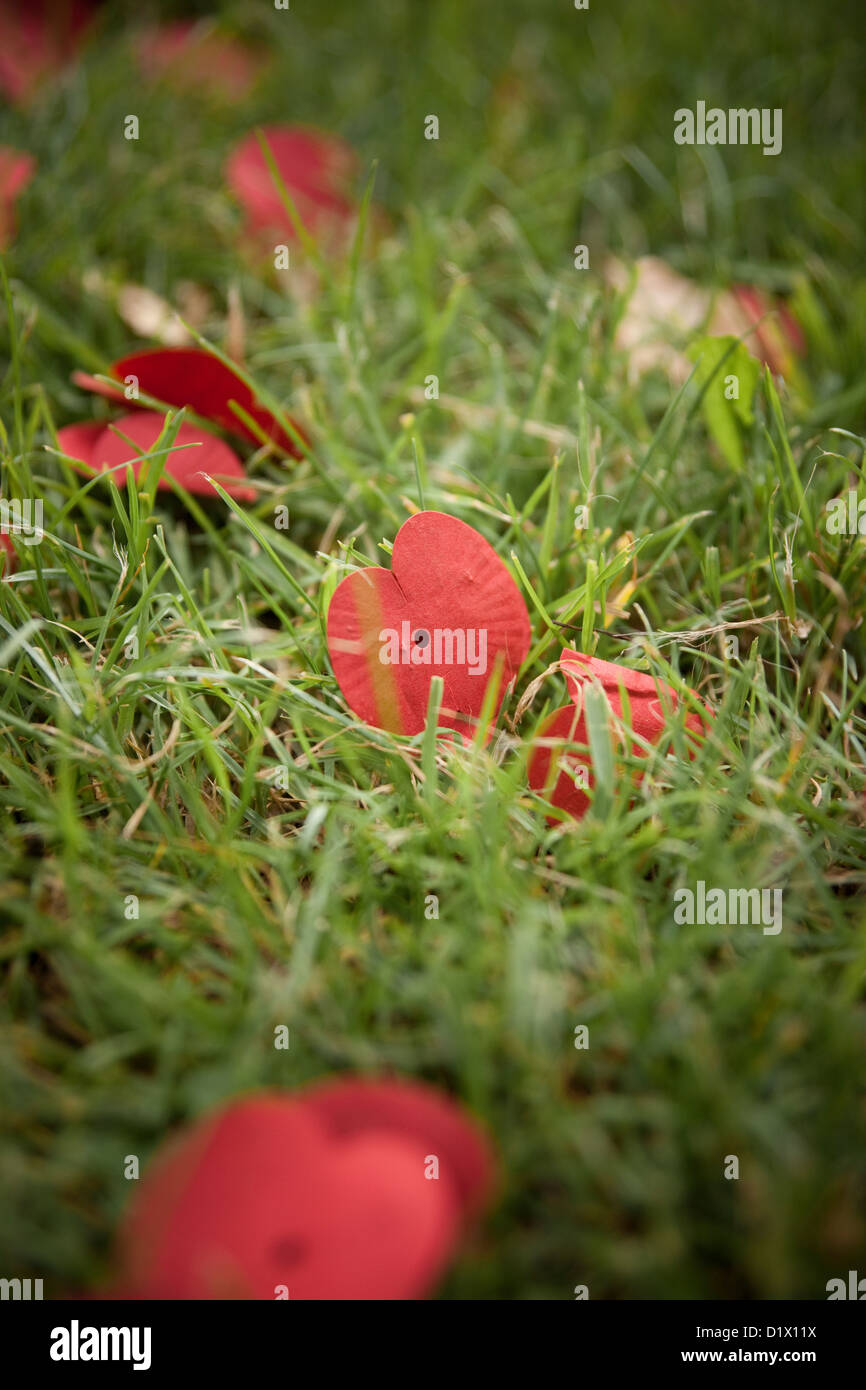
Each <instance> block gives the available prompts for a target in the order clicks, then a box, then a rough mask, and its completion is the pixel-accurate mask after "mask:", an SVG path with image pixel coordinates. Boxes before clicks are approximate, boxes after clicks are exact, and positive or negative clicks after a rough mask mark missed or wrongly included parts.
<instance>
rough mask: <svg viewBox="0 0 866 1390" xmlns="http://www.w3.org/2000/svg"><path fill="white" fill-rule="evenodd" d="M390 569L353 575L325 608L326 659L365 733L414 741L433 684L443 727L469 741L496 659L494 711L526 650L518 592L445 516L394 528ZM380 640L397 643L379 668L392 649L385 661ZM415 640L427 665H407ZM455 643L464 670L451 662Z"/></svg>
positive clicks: (496, 562)
mask: <svg viewBox="0 0 866 1390" xmlns="http://www.w3.org/2000/svg"><path fill="white" fill-rule="evenodd" d="M392 564H393V568H392V569H390V570H386V569H379V568H370V569H364V570H359V571H357V572H356V573H354V574H350V575H349V576H348V577H347V578H346V579H344V580H343V581H342V583H341V584H339V585H338V586H337V589H336V591H335V593H334V596H333V598H332V600H331V606H330V610H329V612H328V652H329V654H330V657H331V664H332V666H333V668H334V674H335V676H336V678H337V681H338V682H339V685H340V689H341V690H342V692H343V694H344V696H345V697H346V701H347V703H348V704H349V705H350V706H351V708H352V709H353V710H354V711H355V713H356V714H357V715H358V716H359V717H360V718H361V719H364V720H366V722H367V723H368V724H376V725H378V726H379V727H380V728H383V729H389V730H391V731H392V732H394V733H402V734H417V733H419V732H420V730H421V729H423V728H424V724H425V720H426V714H427V702H428V696H429V692H430V681H431V678H432V677H433V676H434V675H440V676H442V678H443V680H444V694H443V701H442V710H441V713H440V717H439V723H440V725H441V726H442V727H443V728H451V729H456V730H458V731H460V732H461V733H466V734H471V733H472V731H473V725H474V722H475V721H476V720H477V718H478V715H479V714H480V712H481V706H482V703H483V701H484V694H485V690H486V687H487V684H488V681H489V680H490V678H491V676H492V674H493V671H494V668H495V665H496V662H497V659H499V660H501V662H502V675H501V678H500V681H499V686H498V698H497V701H496V705H495V711H498V708H499V705H500V704H501V703H502V698H503V696H504V694H505V686H506V684H507V682H508V681H509V680H510V679H511V678H512V676H514V675H515V674H516V672H517V669H518V667H519V666H520V664H521V662H522V661H523V659H524V657H525V656H526V653H527V651H528V650H529V635H530V629H529V618H528V615H527V612H526V605H525V604H524V602H523V599H522V598H521V596H520V591H519V589H518V588H517V585H516V584H515V582H514V580H513V579H512V578H511V575H510V574H509V573H508V570H507V569H506V567H505V565H504V564H503V563H502V561H501V560H500V559H499V556H498V555H497V554H496V552H495V550H494V549H493V547H492V546H490V545H488V543H487V541H486V540H485V539H484V537H483V536H481V535H479V533H478V532H477V531H475V530H473V528H472V527H471V526H467V525H466V524H465V522H462V521H458V520H457V518H456V517H453V516H446V515H445V514H444V513H442V512H419V513H418V514H417V515H416V516H413V517H410V518H409V520H408V521H407V522H405V524H404V525H403V526H401V528H400V530H399V531H398V533H397V537H396V539H395V541H394V549H393V554H392ZM404 624H407V628H405V629H404ZM383 632H393V633H394V634H396V641H397V645H399V653H398V654H397V659H396V660H395V661H394V662H393V663H391V662H389V661H388V660H386V659H385V658H386V657H387V656H388V655H391V656H393V655H395V653H396V646H394V645H392V648H391V651H390V653H389V651H388V648H387V646H386V639H384V638H382V637H381V636H380V634H381V633H383ZM405 633H408V635H409V637H410V641H409V642H408V643H407V642H405V641H404V634H405ZM421 633H425V634H427V636H428V637H429V639H430V640H429V644H428V647H429V652H430V660H429V664H428V663H427V661H423V662H416V661H414V660H412V659H411V658H412V657H413V656H417V655H418V651H415V650H413V645H414V644H413V642H412V640H411V638H412V637H413V636H414V635H415V634H421ZM454 634H457V635H456V636H454ZM461 642H462V645H463V656H464V660H463V661H459V660H455V658H457V657H459V656H460V654H461V652H460V644H461ZM482 643H483V644H484V645H485V646H486V650H485V652H484V662H483V665H482V659H481V657H482ZM419 650H421V649H420V648H419ZM437 655H438V656H439V658H440V659H439V660H438V661H437V660H436V656H437Z"/></svg>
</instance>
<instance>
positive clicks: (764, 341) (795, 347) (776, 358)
mask: <svg viewBox="0 0 866 1390" xmlns="http://www.w3.org/2000/svg"><path fill="white" fill-rule="evenodd" d="M733 295H734V298H735V300H736V302H737V304H738V305H739V307H740V309H741V310H742V312H743V313H744V315H745V317H746V320H747V321H748V322H749V323H752V324H754V325H755V331H754V333H753V334H750V335H749V337H748V338H746V340H745V341H746V346H747V347H748V348H749V350H750V351H751V352H753V353H754V355H755V356H756V357H759V358H760V359H761V361H762V362H766V364H767V366H768V367H769V368H770V371H771V372H774V373H775V374H776V375H778V376H785V375H786V374H787V373H788V372H789V369H790V362H791V358H792V356H794V357H802V356H804V354H805V352H806V340H805V338H804V337H803V331H802V329H801V328H800V325H799V324H798V323H797V321H796V320H795V319H794V318H793V317H792V315H791V314H790V312H789V311H788V309H786V308H785V306H784V304H782V303H781V302H780V301H774V300H773V299H771V298H770V296H769V295H768V294H765V293H764V291H763V290H759V289H756V288H755V287H754V286H753V285H735V286H734V289H733ZM774 311H775V316H773V315H774ZM767 315H771V317H766V316H767Z"/></svg>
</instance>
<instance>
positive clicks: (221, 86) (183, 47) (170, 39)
mask: <svg viewBox="0 0 866 1390" xmlns="http://www.w3.org/2000/svg"><path fill="white" fill-rule="evenodd" d="M136 52H137V54H138V58H139V61H140V63H141V67H142V70H143V71H144V73H145V74H146V76H148V77H150V78H161V77H165V78H168V80H169V81H172V82H174V83H176V84H177V85H178V86H180V87H196V88H198V89H199V90H203V91H207V92H210V93H212V94H215V95H217V96H221V97H225V98H226V99H229V100H233V101H240V100H242V99H243V98H244V97H246V96H247V95H248V94H249V92H250V91H251V89H252V88H253V86H254V85H255V82H256V79H257V78H258V76H259V74H260V72H261V71H262V68H263V67H264V65H265V59H264V57H263V55H262V54H260V53H258V52H256V51H255V50H254V49H252V48H250V47H249V46H248V45H246V44H244V43H241V42H240V41H239V40H238V39H235V38H232V37H231V35H229V34H220V33H215V32H214V31H213V30H212V29H211V28H210V27H205V28H203V27H202V25H201V24H197V23H194V22H193V21H191V20H179V21H176V22H175V23H170V24H163V25H161V26H160V27H159V28H158V29H154V30H150V31H148V32H146V33H144V34H142V35H140V36H139V38H138V41H137V45H136Z"/></svg>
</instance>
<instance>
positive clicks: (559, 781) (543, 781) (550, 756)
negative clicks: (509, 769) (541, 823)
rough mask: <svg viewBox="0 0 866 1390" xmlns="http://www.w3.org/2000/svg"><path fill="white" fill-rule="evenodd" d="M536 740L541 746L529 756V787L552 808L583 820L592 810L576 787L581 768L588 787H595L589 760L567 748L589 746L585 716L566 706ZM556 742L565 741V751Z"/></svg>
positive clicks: (560, 709)
mask: <svg viewBox="0 0 866 1390" xmlns="http://www.w3.org/2000/svg"><path fill="white" fill-rule="evenodd" d="M536 738H537V739H538V740H539V742H538V744H537V746H536V747H535V748H534V749H533V752H532V753H531V755H530V758H529V764H528V767H527V775H528V777H529V785H530V786H531V788H532V790H533V791H534V792H538V793H539V794H540V795H541V796H543V797H544V799H545V801H549V802H550V804H551V805H552V806H558V807H559V808H560V810H562V811H567V812H568V813H569V815H572V816H574V818H575V820H581V819H582V817H583V816H585V815H586V812H587V811H588V810H589V797H588V796H587V794H586V792H585V791H583V790H582V789H581V788H580V787H579V786H577V785H576V784H575V776H576V774H577V770H578V768H581V767H583V768H586V770H587V778H586V781H587V785H588V786H589V787H592V786H593V785H594V779H593V777H592V774H591V772H590V771H589V766H590V765H589V761H588V756H587V755H586V754H583V755H580V754H578V753H576V752H574V753H573V752H571V751H570V750H569V747H568V745H569V744H574V743H581V744H584V745H585V744H586V742H587V737H586V725H585V724H584V722H583V716H582V715H581V714H580V713H579V711H578V710H577V709H576V708H575V706H574V705H563V706H561V707H560V708H559V709H557V710H554V711H553V713H552V714H551V715H549V716H548V718H547V719H545V721H544V723H543V724H542V726H541V728H540V729H539V731H538V734H537V735H536ZM542 739H545V740H551V743H550V745H549V746H545V745H544V744H542V743H541V742H540V740H542ZM554 739H562V740H563V744H562V747H558V746H556V744H554V743H553V742H552V740H554ZM548 821H549V822H550V823H551V824H552V825H555V824H557V820H556V817H554V816H548Z"/></svg>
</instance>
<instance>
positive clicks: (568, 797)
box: [528, 649, 712, 824]
mask: <svg viewBox="0 0 866 1390" xmlns="http://www.w3.org/2000/svg"><path fill="white" fill-rule="evenodd" d="M560 664H561V666H562V669H563V671H564V672H565V678H566V684H567V686H568V690H569V694H570V695H571V698H572V700H573V701H574V703H573V704H571V705H564V706H562V707H560V708H559V709H557V710H554V711H553V713H552V714H551V715H549V716H548V718H547V719H546V720H545V722H544V724H543V725H542V727H541V728H540V729H539V731H538V735H537V737H538V739H539V740H551V741H552V740H560V739H561V740H564V741H565V744H566V745H568V744H583V745H584V746H588V743H589V737H588V734H587V729H586V722H585V720H584V716H583V691H584V687H585V685H586V684H587V683H588V682H589V681H596V682H597V683H598V684H599V685H600V686H601V688H602V690H603V691H604V693H605V696H606V697H607V702H608V704H609V705H610V708H611V710H612V711H613V713H614V714H615V715H617V716H618V718H620V719H625V711H624V709H623V701H622V694H621V692H622V690H625V692H626V694H627V696H628V704H629V714H630V724H629V727H630V728H632V729H633V730H634V732H635V733H636V734H638V735H639V736H640V737H641V738H642V739H645V740H646V741H647V742H648V743H658V741H659V740H660V739H661V737H662V735H663V734H664V732H665V729H666V728H667V727H668V721H669V718H670V715H671V713H673V712H674V711H675V710H676V708H677V705H678V704H679V696H678V695H677V693H676V691H675V690H673V689H672V688H671V686H669V685H665V684H664V683H663V682H661V681H656V679H655V677H654V676H650V675H645V674H644V673H643V672H641V671H633V670H632V669H631V668H630V667H628V666H620V665H618V664H617V663H616V662H612V661H599V659H598V658H597V657H592V656H584V655H583V654H582V653H581V652H574V651H570V650H568V649H566V650H565V651H563V653H562V656H561V657H560ZM695 698H696V699H697V698H698V697H697V696H695ZM702 707H703V708H704V709H705V710H706V716H707V717H706V720H705V719H704V718H703V716H701V715H698V714H697V713H696V712H695V711H693V710H689V711H688V713H687V714H686V718H685V727H686V729H688V730H690V731H691V732H692V733H695V734H702V733H704V732H705V725H706V723H708V722H709V720H710V719H711V718H712V715H711V713H710V711H709V710H708V709H707V707H706V706H705V705H703V706H702ZM631 751H632V753H633V755H635V756H643V754H644V752H645V750H644V749H643V748H642V747H640V745H638V744H637V743H634V744H633V745H632V750H631ZM558 769H559V770H558ZM528 773H529V784H530V786H531V787H532V789H533V791H537V792H540V793H541V794H542V795H543V796H544V797H545V799H546V800H547V801H549V802H550V803H551V804H552V805H553V806H558V807H559V808H560V809H561V810H563V811H568V812H569V813H570V814H571V815H572V816H574V817H575V818H576V819H577V820H580V819H581V817H582V816H584V815H585V814H586V811H587V810H588V808H589V804H590V803H589V797H588V796H587V794H586V792H585V791H584V790H583V786H582V785H581V783H582V782H583V781H584V780H585V782H586V784H587V785H588V786H589V787H593V786H594V785H595V779H594V777H593V773H592V764H591V762H590V760H589V754H588V753H578V752H576V751H572V750H571V749H569V748H568V747H567V746H565V747H563V748H559V747H554V746H543V745H541V744H539V747H538V748H536V749H535V750H534V752H533V753H532V755H531V757H530V760H529V767H528ZM579 773H580V774H581V775H579ZM549 819H550V820H551V823H554V824H555V818H554V817H549Z"/></svg>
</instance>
